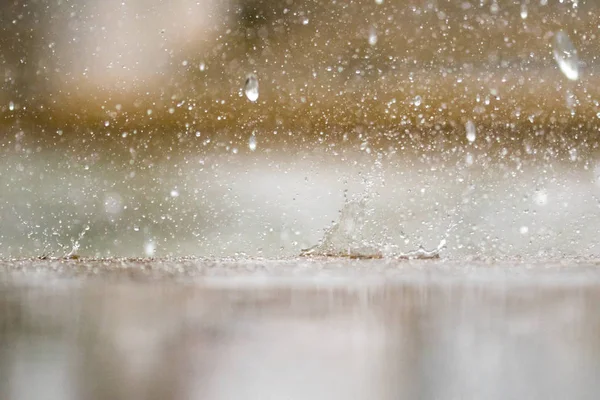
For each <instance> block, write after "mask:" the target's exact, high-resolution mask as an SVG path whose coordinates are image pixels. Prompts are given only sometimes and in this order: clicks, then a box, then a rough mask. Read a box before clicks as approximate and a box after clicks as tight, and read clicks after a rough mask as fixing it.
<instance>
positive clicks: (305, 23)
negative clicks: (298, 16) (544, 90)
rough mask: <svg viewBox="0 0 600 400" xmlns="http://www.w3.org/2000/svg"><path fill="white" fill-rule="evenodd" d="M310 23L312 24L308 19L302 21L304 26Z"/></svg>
mask: <svg viewBox="0 0 600 400" xmlns="http://www.w3.org/2000/svg"><path fill="white" fill-rule="evenodd" d="M309 22H310V20H309V19H308V18H304V19H303V20H302V25H308V23H309Z"/></svg>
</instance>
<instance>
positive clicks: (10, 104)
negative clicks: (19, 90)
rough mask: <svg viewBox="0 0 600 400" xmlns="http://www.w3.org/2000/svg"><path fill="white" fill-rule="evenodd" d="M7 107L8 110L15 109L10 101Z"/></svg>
mask: <svg viewBox="0 0 600 400" xmlns="http://www.w3.org/2000/svg"><path fill="white" fill-rule="evenodd" d="M8 109H9V110H10V111H14V110H15V103H13V102H12V101H11V102H10V103H8Z"/></svg>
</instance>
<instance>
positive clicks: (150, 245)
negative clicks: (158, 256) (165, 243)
mask: <svg viewBox="0 0 600 400" xmlns="http://www.w3.org/2000/svg"><path fill="white" fill-rule="evenodd" d="M155 251H156V245H155V244H154V242H153V241H152V240H149V241H147V242H146V243H144V253H145V254H146V257H152V256H153V255H154V252H155Z"/></svg>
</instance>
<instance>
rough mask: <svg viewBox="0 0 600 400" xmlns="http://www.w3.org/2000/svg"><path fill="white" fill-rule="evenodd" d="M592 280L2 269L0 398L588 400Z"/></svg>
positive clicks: (264, 268) (415, 272) (522, 271)
mask: <svg viewBox="0 0 600 400" xmlns="http://www.w3.org/2000/svg"><path fill="white" fill-rule="evenodd" d="M599 301H600V269H599V268H598V263H597V262H575V261H571V262H567V261H563V262H558V263H546V264H526V263H492V264H484V263H450V262H440V261H427V262H423V261H421V262H416V261H413V262H400V263H399V262H386V261H382V260H377V261H360V262H353V261H331V260H330V261H326V260H310V259H307V260H288V261H277V262H273V261H260V260H238V261H235V260H230V261H220V262H215V261H210V260H198V259H185V260H171V261H168V260H162V261H161V260H139V261H135V260H130V261H126V260H121V261H119V260H113V261H21V262H14V263H2V264H0V397H1V398H2V399H6V400H28V399H40V398H44V399H47V400H54V399H56V400H69V399H81V398H85V399H106V398H111V399H115V400H120V399H123V400H125V399H127V400H138V399H140V400H141V399H157V400H158V399H165V398H169V399H205V400H217V399H223V400H224V399H232V400H233V399H240V398H244V399H248V400H252V399H290V400H298V399H327V400H334V399H344V400H347V399H398V398H407V399H416V398H419V399H440V398H444V399H446V398H448V399H451V398H461V399H507V398H527V399H548V398H561V399H566V398H569V399H595V398H597V395H598V393H600V339H599V336H598V330H599V329H600V311H599V310H598V307H597V304H598V302H599Z"/></svg>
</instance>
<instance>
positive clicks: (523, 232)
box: [519, 225, 529, 235]
mask: <svg viewBox="0 0 600 400" xmlns="http://www.w3.org/2000/svg"><path fill="white" fill-rule="evenodd" d="M528 232H529V227H527V226H525V225H523V226H522V227H521V228H519V233H520V234H521V235H527V233H528Z"/></svg>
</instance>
